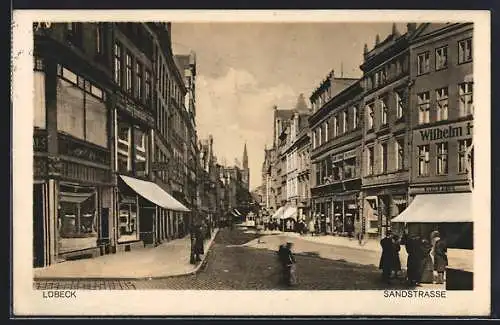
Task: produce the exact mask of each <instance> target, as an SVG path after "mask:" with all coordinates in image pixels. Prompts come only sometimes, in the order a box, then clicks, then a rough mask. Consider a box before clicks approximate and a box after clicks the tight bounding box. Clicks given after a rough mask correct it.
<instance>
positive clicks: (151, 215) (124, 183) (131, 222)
mask: <svg viewBox="0 0 500 325" xmlns="http://www.w3.org/2000/svg"><path fill="white" fill-rule="evenodd" d="M118 192H119V201H118V205H119V211H120V212H119V217H118V231H119V234H118V244H119V246H121V248H122V249H123V250H129V249H131V247H132V246H136V245H144V246H156V245H158V243H160V242H161V237H162V234H165V235H166V236H167V237H171V236H173V235H174V234H176V233H178V229H177V228H178V227H179V225H178V224H179V221H178V220H179V219H181V218H182V216H183V214H186V213H188V212H190V210H189V209H188V208H186V207H185V206H184V205H183V204H182V203H180V202H179V201H177V200H176V199H175V198H174V197H172V196H171V195H170V194H168V193H167V192H166V191H164V190H163V189H162V188H161V187H160V186H158V185H157V184H156V183H153V182H149V181H146V180H141V179H138V178H134V177H130V176H125V175H120V181H119V184H118Z"/></svg>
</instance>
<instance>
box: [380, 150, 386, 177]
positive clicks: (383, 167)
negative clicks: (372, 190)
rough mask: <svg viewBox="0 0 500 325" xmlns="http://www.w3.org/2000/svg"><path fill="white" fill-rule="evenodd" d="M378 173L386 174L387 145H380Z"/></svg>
mask: <svg viewBox="0 0 500 325" xmlns="http://www.w3.org/2000/svg"><path fill="white" fill-rule="evenodd" d="M380 158H381V159H380V161H381V165H380V171H381V172H382V173H383V174H385V173H387V143H381V144H380Z"/></svg>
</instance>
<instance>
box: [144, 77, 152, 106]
mask: <svg viewBox="0 0 500 325" xmlns="http://www.w3.org/2000/svg"><path fill="white" fill-rule="evenodd" d="M145 82H146V87H145V91H144V96H145V97H146V104H150V103H151V73H150V72H149V71H148V70H146V80H145Z"/></svg>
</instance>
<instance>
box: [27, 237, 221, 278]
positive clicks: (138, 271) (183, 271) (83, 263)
mask: <svg viewBox="0 0 500 325" xmlns="http://www.w3.org/2000/svg"><path fill="white" fill-rule="evenodd" d="M218 231H219V230H218V229H214V231H213V233H212V238H210V239H208V240H206V241H205V245H204V247H205V255H203V258H202V261H201V262H200V263H198V264H196V265H193V264H190V263H189V259H190V249H191V239H190V236H186V237H184V238H181V239H176V240H172V241H170V242H167V243H164V244H161V245H159V246H157V247H153V248H140V249H137V250H134V251H131V252H120V253H116V254H110V255H103V256H99V257H95V258H91V259H84V260H76V261H67V262H62V263H57V264H53V265H51V266H48V267H45V268H36V269H34V272H33V273H34V278H35V279H36V280H42V279H71V278H73V279H75V278H79V279H141V278H164V277H171V276H179V275H187V274H193V273H196V272H197V271H198V269H199V268H200V267H201V266H202V265H203V262H204V261H205V258H206V256H207V252H208V250H209V248H210V246H211V245H212V243H213V240H214V239H215V236H216V235H217V233H218Z"/></svg>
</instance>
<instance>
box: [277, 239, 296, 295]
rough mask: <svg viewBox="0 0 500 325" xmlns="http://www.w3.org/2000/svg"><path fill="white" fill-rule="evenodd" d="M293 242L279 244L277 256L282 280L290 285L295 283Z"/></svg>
mask: <svg viewBox="0 0 500 325" xmlns="http://www.w3.org/2000/svg"><path fill="white" fill-rule="evenodd" d="M292 247H293V244H292V243H291V242H288V243H286V244H285V245H283V244H282V245H280V247H279V250H278V256H279V260H280V263H281V267H282V276H283V278H282V279H283V282H284V283H285V284H286V285H288V286H292V285H295V284H296V283H297V277H296V266H295V264H296V261H295V256H294V255H293V252H292Z"/></svg>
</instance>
